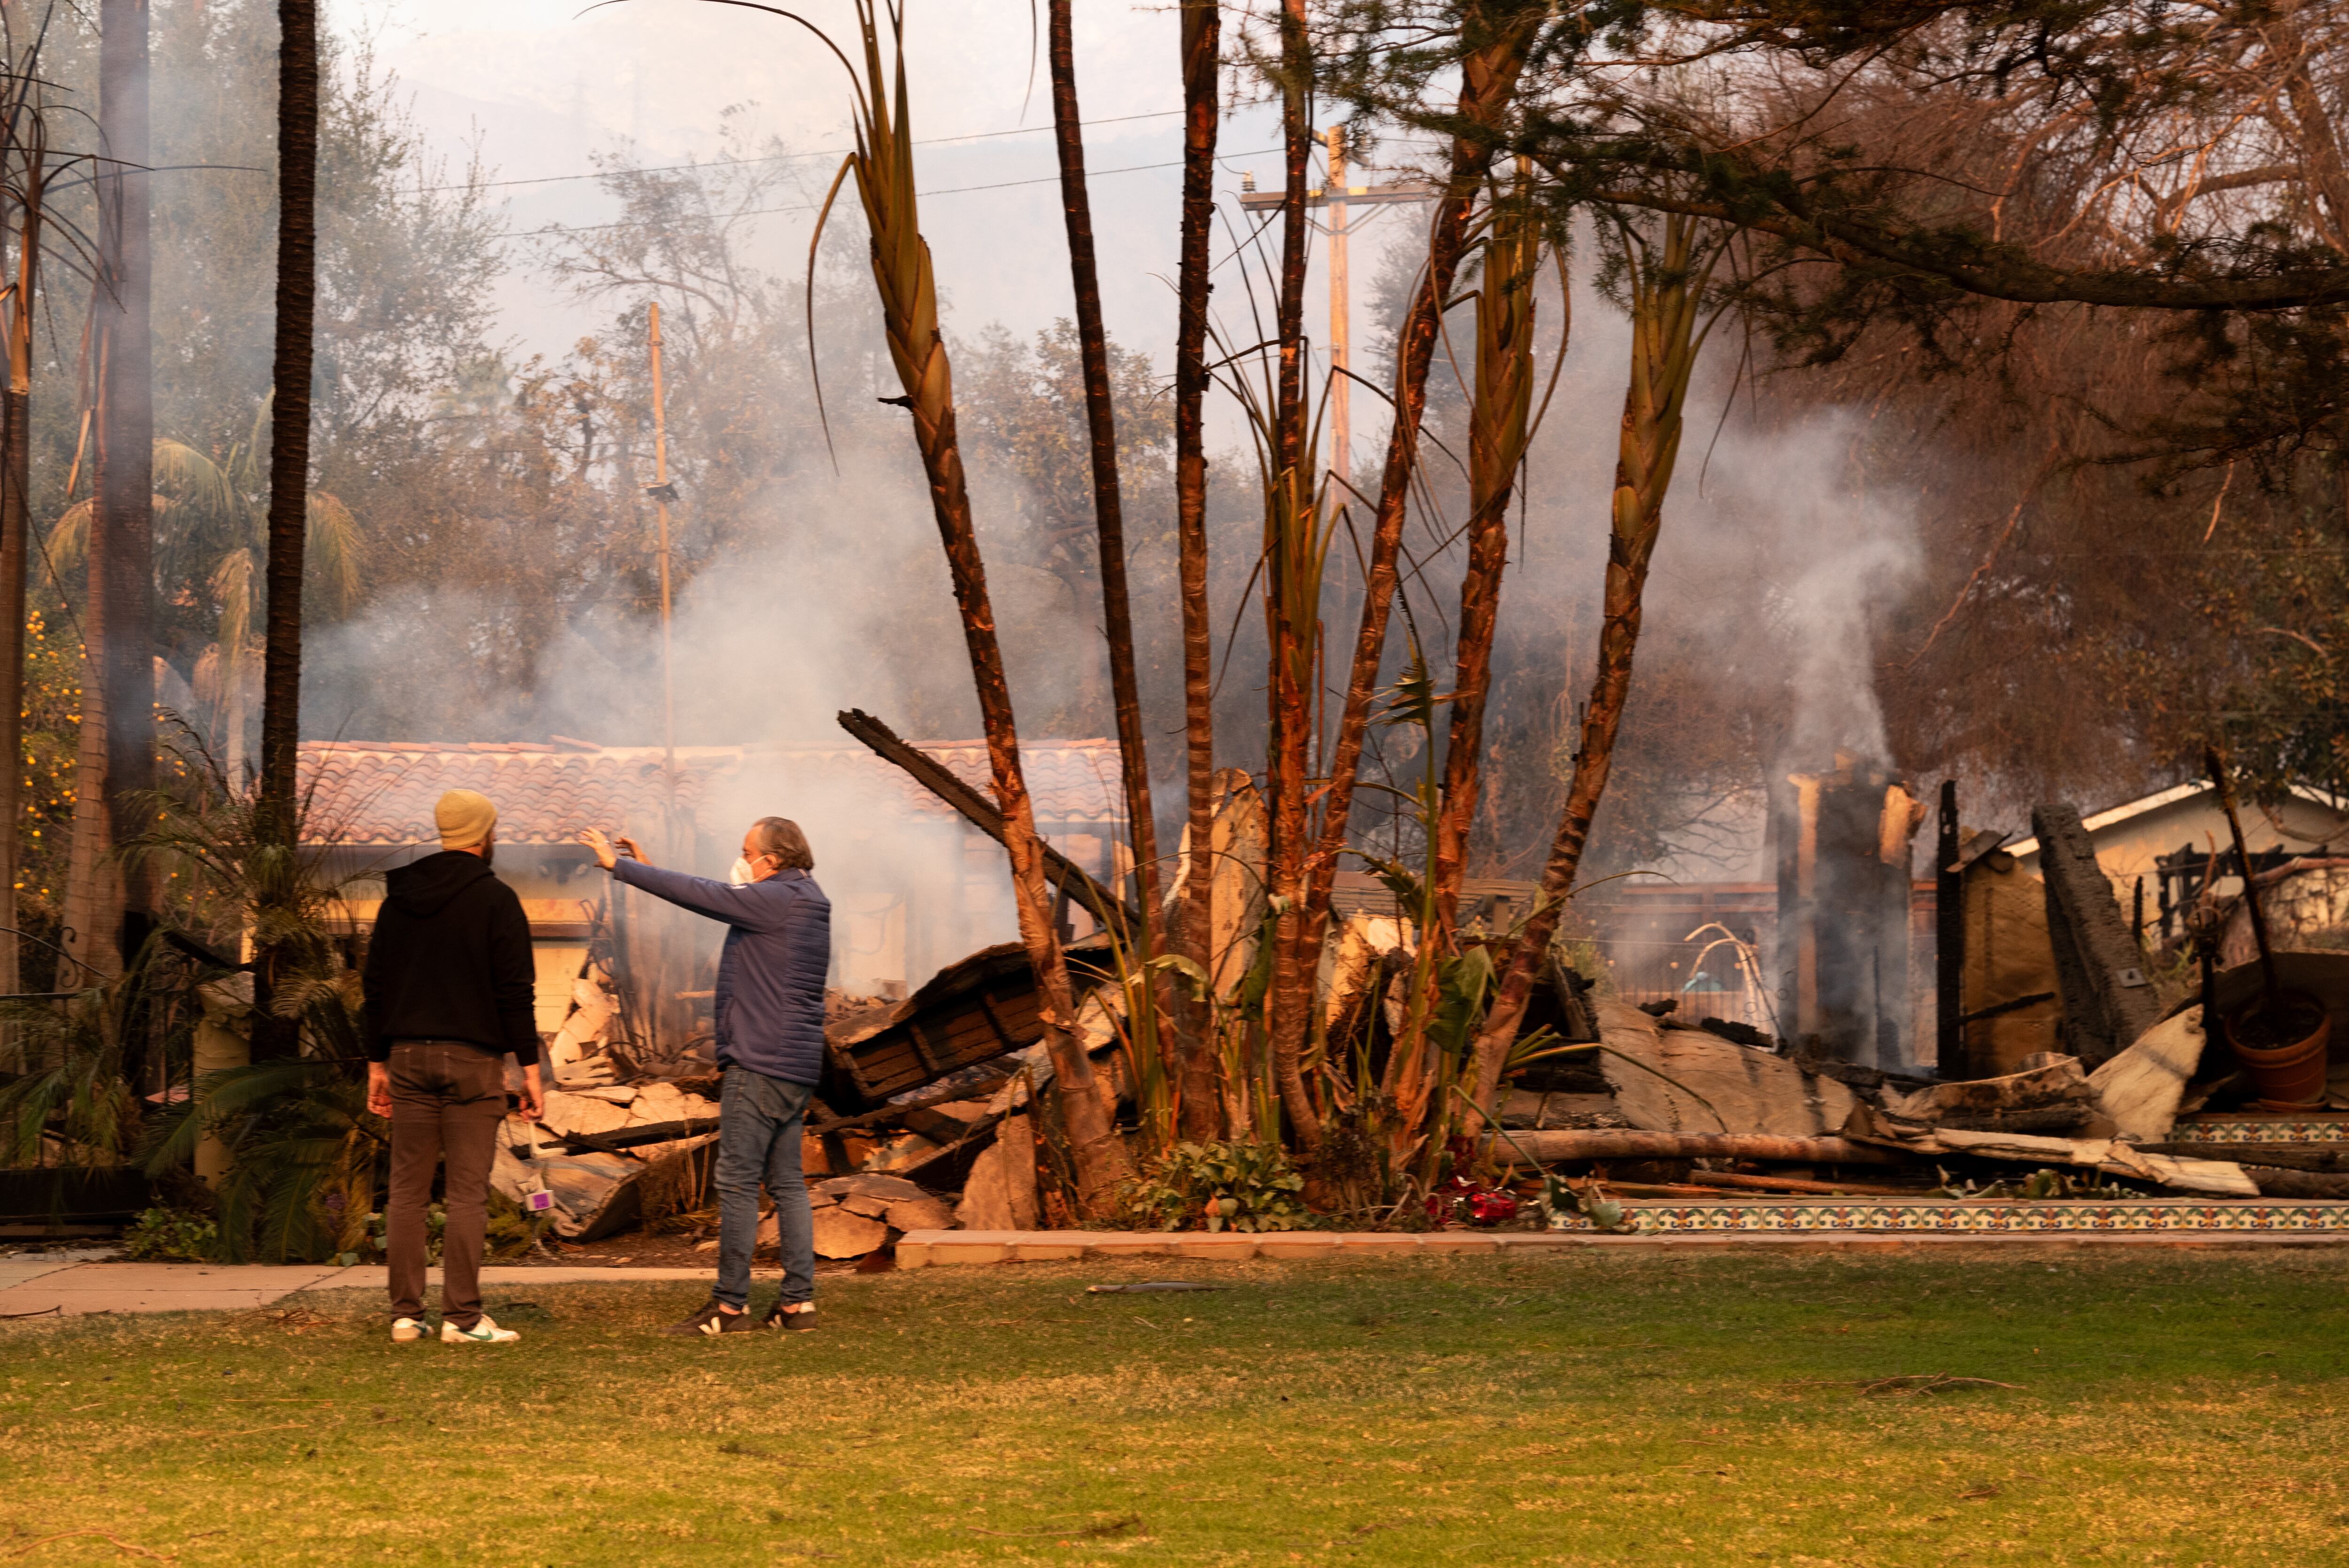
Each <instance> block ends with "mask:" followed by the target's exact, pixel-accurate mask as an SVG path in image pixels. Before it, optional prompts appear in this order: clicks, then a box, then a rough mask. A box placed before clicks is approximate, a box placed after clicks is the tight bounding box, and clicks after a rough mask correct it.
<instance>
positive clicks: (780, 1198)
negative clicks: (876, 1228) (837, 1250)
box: [713, 1067, 815, 1306]
mask: <svg viewBox="0 0 2349 1568" xmlns="http://www.w3.org/2000/svg"><path fill="white" fill-rule="evenodd" d="M814 1094H815V1090H814V1089H813V1088H810V1087H809V1086H808V1085H806V1084H803V1083H786V1082H784V1081H783V1080H782V1079H781V1078H769V1077H768V1076H767V1075H766V1074H764V1073H754V1072H752V1071H751V1070H750V1068H740V1067H730V1068H727V1069H726V1078H725V1081H724V1087H722V1088H720V1089H719V1099H718V1174H717V1183H718V1288H717V1290H716V1291H715V1292H714V1293H713V1294H714V1295H716V1296H717V1297H718V1299H719V1300H720V1301H722V1302H724V1303H725V1304H726V1305H729V1306H748V1305H750V1253H751V1251H752V1249H753V1248H755V1247H756V1246H757V1245H758V1243H759V1184H760V1182H761V1181H764V1182H765V1183H766V1187H767V1195H768V1196H769V1197H771V1198H772V1199H773V1200H774V1201H775V1235H776V1239H777V1241H778V1242H780V1243H781V1251H782V1254H783V1295H782V1299H783V1300H785V1301H812V1300H813V1299H814V1298H815V1222H814V1221H813V1220H812V1219H811V1218H810V1217H809V1214H808V1192H807V1178H806V1177H805V1176H804V1175H802V1173H801V1171H800V1159H801V1151H800V1137H801V1133H800V1119H801V1118H802V1116H804V1115H806V1114H807V1103H808V1100H809V1099H812V1097H813V1096H814Z"/></svg>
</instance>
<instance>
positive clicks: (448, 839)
mask: <svg viewBox="0 0 2349 1568" xmlns="http://www.w3.org/2000/svg"><path fill="white" fill-rule="evenodd" d="M432 820H433V822H434V823H435V824H436V825H438V826H439V828H440V847H441V848H442V849H444V850H471V849H476V848H478V847H480V846H481V845H482V844H486V843H488V842H489V841H490V835H491V834H492V832H495V831H496V830H497V826H498V809H497V808H496V807H495V806H493V805H492V804H490V798H489V797H488V796H487V795H477V794H475V793H474V792H473V791H472V790H471V789H451V790H450V791H449V792H448V793H447V794H446V795H443V796H441V797H440V804H439V805H437V806H435V807H433V808H432Z"/></svg>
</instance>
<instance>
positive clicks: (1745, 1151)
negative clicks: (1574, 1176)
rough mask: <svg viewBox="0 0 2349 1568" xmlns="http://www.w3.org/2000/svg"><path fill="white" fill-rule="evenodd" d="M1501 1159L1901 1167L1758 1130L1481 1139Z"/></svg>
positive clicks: (1847, 1145) (1840, 1144) (1852, 1147)
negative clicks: (1688, 1161)
mask: <svg viewBox="0 0 2349 1568" xmlns="http://www.w3.org/2000/svg"><path fill="white" fill-rule="evenodd" d="M1486 1147H1487V1149H1489V1150H1491V1152H1492V1153H1493V1155H1494V1156H1495V1158H1497V1159H1501V1160H1512V1159H1514V1160H1516V1161H1518V1162H1519V1163H1523V1162H1524V1161H1526V1160H1527V1159H1531V1160H1539V1161H1566V1160H1767V1161H1778V1162H1779V1163H1782V1164H1787V1165H1905V1164H1907V1163H1909V1161H1907V1160H1906V1159H1904V1158H1903V1157H1902V1156H1900V1155H1899V1154H1897V1153H1895V1152H1893V1151H1892V1150H1889V1149H1879V1148H1877V1147H1876V1146H1874V1145H1873V1144H1867V1143H1855V1142H1853V1141H1852V1140H1849V1139H1846V1138H1779V1137H1775V1136H1772V1135H1769V1134H1765V1133H1758V1132H1752V1133H1749V1132H1638V1131H1630V1130H1618V1129H1606V1130H1592V1131H1582V1130H1575V1131H1556V1132H1513V1133H1510V1134H1509V1135H1508V1136H1507V1137H1506V1138H1493V1139H1490V1140H1487V1141H1486Z"/></svg>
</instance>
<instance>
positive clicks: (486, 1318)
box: [440, 1312, 522, 1345]
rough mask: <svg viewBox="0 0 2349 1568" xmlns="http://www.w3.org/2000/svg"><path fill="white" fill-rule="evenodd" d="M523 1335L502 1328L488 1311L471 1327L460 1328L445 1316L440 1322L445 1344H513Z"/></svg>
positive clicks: (441, 1336) (442, 1341) (441, 1334)
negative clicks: (493, 1320)
mask: <svg viewBox="0 0 2349 1568" xmlns="http://www.w3.org/2000/svg"><path fill="white" fill-rule="evenodd" d="M521 1337H522V1336H521V1335H519V1334H517V1333H515V1332H514V1331H513V1330H512V1329H511V1328H500V1327H499V1326H497V1325H496V1324H495V1323H494V1322H492V1320H491V1318H490V1315H489V1314H488V1313H486V1312H485V1313H483V1314H481V1321H480V1322H478V1323H476V1324H474V1325H473V1326H472V1327H471V1328H460V1327H458V1326H456V1325H455V1324H453V1323H450V1322H449V1321H448V1320H446V1319H445V1318H444V1319H443V1320H442V1321H441V1324H440V1343H441V1344H443V1345H512V1343H513V1342H514V1341H515V1340H517V1339H520V1338H521Z"/></svg>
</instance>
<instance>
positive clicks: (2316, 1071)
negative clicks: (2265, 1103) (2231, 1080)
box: [2226, 992, 2333, 1106]
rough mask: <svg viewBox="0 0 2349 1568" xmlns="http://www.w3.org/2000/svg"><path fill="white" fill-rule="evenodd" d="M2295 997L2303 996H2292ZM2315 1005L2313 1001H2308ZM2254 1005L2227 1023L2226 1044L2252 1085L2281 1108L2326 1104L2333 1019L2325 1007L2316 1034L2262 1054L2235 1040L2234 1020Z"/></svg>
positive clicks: (2241, 1010)
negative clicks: (2328, 1051)
mask: <svg viewBox="0 0 2349 1568" xmlns="http://www.w3.org/2000/svg"><path fill="white" fill-rule="evenodd" d="M2292 995H2300V993H2298V992H2293V993H2292ZM2306 999H2307V1000H2310V1001H2314V1000H2315V999H2314V998H2313V997H2309V998H2306ZM2257 1006H2259V1003H2258V1002H2257V1001H2253V1002H2252V1003H2251V1006H2247V1007H2243V1008H2240V1009H2239V1010H2238V1011H2236V1012H2235V1013H2234V1014H2232V1015H2230V1016H2229V1017H2228V1019H2227V1020H2226V1029H2227V1044H2228V1045H2229V1046H2230V1047H2232V1048H2233V1050H2234V1053H2235V1058H2236V1060H2238V1061H2240V1062H2241V1063H2242V1064H2243V1066H2245V1067H2246V1068H2250V1069H2251V1082H2252V1083H2254V1084H2255V1085H2257V1086H2258V1087H2259V1091H2260V1098H2261V1099H2263V1100H2271V1101H2274V1102H2275V1103H2277V1104H2279V1105H2289V1106H2315V1105H2322V1104H2323V1103H2324V1077H2325V1068H2326V1066H2327V1061H2326V1049H2327V1047H2329V1046H2331V1044H2332V1043H2333V1019H2332V1017H2331V1016H2330V1015H2328V1014H2326V1013H2325V1012H2324V1011H2323V1007H2322V1006H2319V1007H2318V1010H2317V1022H2316V1029H2315V1032H2313V1034H2310V1035H2309V1036H2307V1037H2305V1038H2303V1039H2302V1040H2301V1041H2300V1042H2299V1043H2298V1044H2296V1045H2290V1046H2282V1047H2277V1048H2276V1049H2273V1050H2261V1049H2260V1048H2259V1047H2254V1046H2247V1045H2244V1044H2243V1043H2242V1042H2241V1041H2240V1040H2239V1039H2237V1038H2236V1037H2235V1020H2236V1019H2237V1018H2240V1017H2241V1016H2243V1015H2244V1014H2246V1013H2249V1012H2250V1011H2251V1009H2252V1008H2254V1007H2257Z"/></svg>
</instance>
